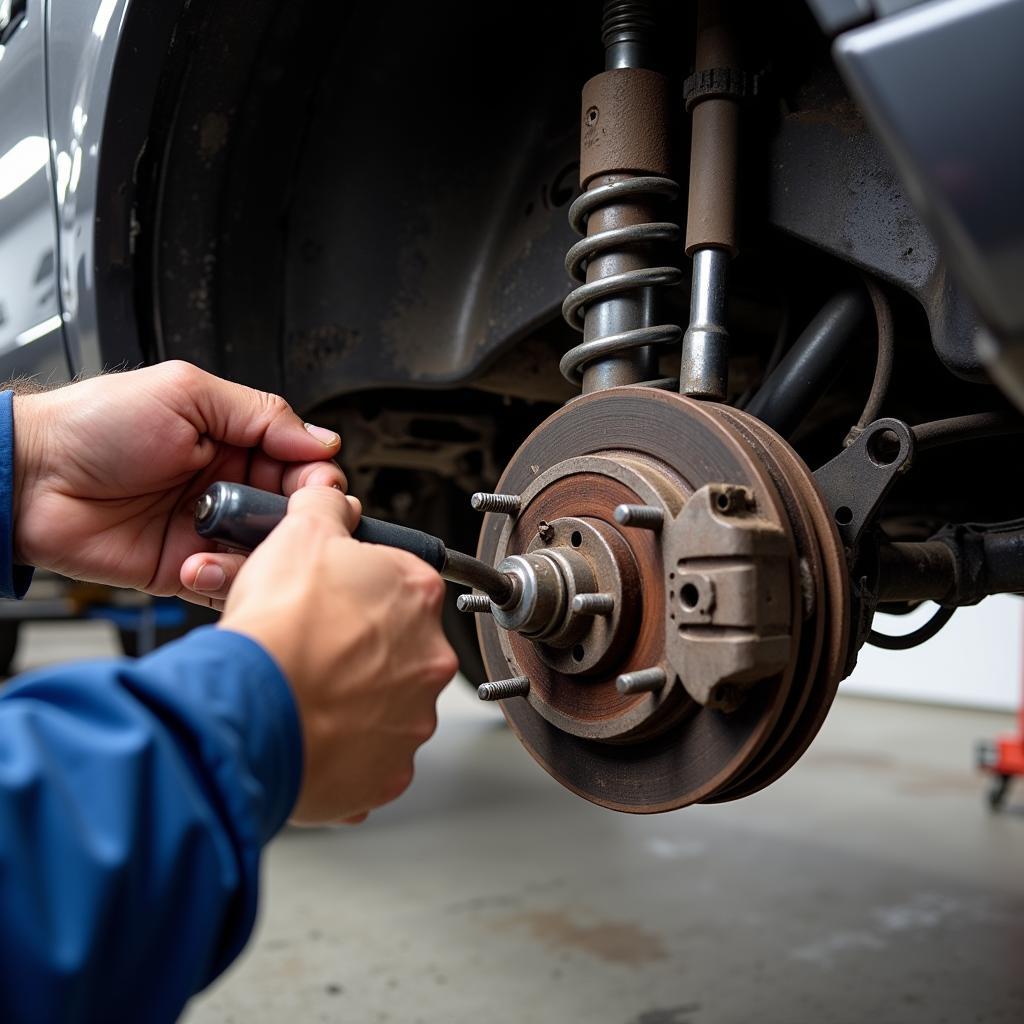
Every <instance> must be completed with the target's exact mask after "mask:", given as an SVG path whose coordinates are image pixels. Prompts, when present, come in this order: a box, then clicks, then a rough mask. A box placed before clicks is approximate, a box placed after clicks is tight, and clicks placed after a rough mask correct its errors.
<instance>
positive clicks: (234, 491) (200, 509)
mask: <svg viewBox="0 0 1024 1024" xmlns="http://www.w3.org/2000/svg"><path fill="white" fill-rule="evenodd" d="M287 511H288V499H287V498H286V497H284V495H282V494H273V493H271V492H270V491H261V490H259V489H258V488H256V487H247V486H246V485H245V484H232V483H228V482H226V481H224V480H221V481H219V482H218V483H215V484H212V485H211V486H210V487H208V488H207V489H206V490H205V491H204V492H203V494H202V496H201V497H200V498H199V500H198V501H197V502H196V511H195V524H196V533H198V534H199V536H200V537H205V538H206V539H207V540H212V541H216V542H217V543H219V544H225V545H227V546H228V547H232V548H238V549H240V550H242V551H252V549H253V548H255V547H256V546H257V545H258V544H259V543H260V542H261V541H262V540H264V539H265V538H266V536H267V534H268V533H270V531H271V530H272V529H273V528H274V527H275V526H277V524H278V523H279V522H281V520H282V519H283V518H284V515H285V512H287ZM352 536H353V537H355V539H356V540H361V541H365V542H366V543H367V544H383V545H385V546H387V547H390V548H400V549H401V550H402V551H408V552H409V553H410V554H413V555H416V557H417V558H422V559H423V561H424V562H426V563H427V565H430V566H433V567H434V568H435V569H437V571H438V572H440V571H441V570H442V569H443V568H444V566H445V562H446V561H447V558H448V552H447V551H446V550H445V546H444V541H442V540H441V538H440V537H434V536H432V535H431V534H429V533H423V532H422V531H420V530H411V529H409V527H407V526H396V525H395V524H394V523H385V522H384V521H383V520H380V519H371V518H370V517H369V516H363V517H362V518H361V519H360V520H359V525H358V526H357V527H356V529H355V532H354V533H353V534H352Z"/></svg>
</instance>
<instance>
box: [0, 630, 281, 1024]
mask: <svg viewBox="0 0 1024 1024" xmlns="http://www.w3.org/2000/svg"><path fill="white" fill-rule="evenodd" d="M300 774H301V743H300V737H299V726H298V721H297V718H296V713H295V708H294V705H293V703H292V700H291V697H290V694H289V691H288V689H287V686H286V684H285V682H284V680H283V678H282V677H281V675H280V672H279V671H278V669H277V668H276V666H275V665H274V664H273V662H272V661H271V660H270V658H269V656H268V655H266V654H265V653H264V652H263V651H262V650H261V649H260V648H259V647H258V646H257V645H256V644H254V643H253V642H252V641H250V640H247V639H246V638H244V637H241V636H238V635H236V634H230V633H226V632H224V631H221V630H212V629H211V630H201V631H198V632H197V633H194V634H192V635H191V636H190V637H188V638H186V639H185V640H182V641H180V642H179V643H177V644H174V645H171V646H169V647H166V648H163V649H162V650H160V651H158V652H157V653H156V654H153V655H150V656H149V657H148V658H144V659H142V660H141V661H138V662H128V661H116V662H101V663H93V664H88V665H77V666H68V667H62V668H59V669H55V670H50V671H46V672H41V673H35V674H34V675H32V676H30V677H26V678H25V679H24V681H22V682H19V683H18V684H16V685H15V686H13V687H11V688H10V689H9V690H8V691H7V692H5V693H4V695H3V697H2V698H0V915H2V917H3V920H4V929H3V935H4V939H3V946H4V948H3V949H2V952H0V1019H3V1020H5V1021H12V1022H14V1021H18V1020H23V1019H24V1020H28V1019H31V1020H51V1019H53V1020H56V1019H59V1020H62V1021H77V1020H95V1019H102V1020H110V1021H115V1020H119V1019H124V1018H126V1017H130V1018H131V1019H133V1020H142V1019H144V1020H152V1021H160V1020H174V1019H175V1018H176V1017H177V1015H178V1014H179V1013H180V1011H181V1008H182V1006H184V1004H185V1002H186V1001H187V1000H188V998H189V997H190V996H191V995H192V994H193V993H194V992H196V991H198V990H199V989H200V988H202V987H203V986H204V985H206V984H207V983H208V982H209V981H210V980H211V979H212V978H213V977H215V976H216V975H217V974H218V973H219V972H220V971H221V970H223V968H224V967H225V966H226V965H227V964H228V963H229V962H230V961H231V960H232V959H233V958H234V956H235V955H237V953H238V951H239V950H240V949H241V947H242V945H243V944H244V942H245V940H246V938H247V936H248V934H249V932H250V931H251V928H252V924H253V920H254V916H255V906H256V891H257V882H258V863H259V855H260V850H261V848H262V846H263V845H264V844H265V842H266V841H267V840H268V839H269V838H270V837H271V836H272V835H273V834H274V832H275V831H276V830H277V829H278V828H280V826H281V824H282V823H283V821H284V820H285V818H286V816H287V814H288V813H289V811H290V809H291V807H292V804H293V803H294V800H295V796H296V792H297V788H298V783H299V776H300ZM168 936H173V939H172V940H171V941H168V938H167V937H168Z"/></svg>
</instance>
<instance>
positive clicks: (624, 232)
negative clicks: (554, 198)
mask: <svg viewBox="0 0 1024 1024" xmlns="http://www.w3.org/2000/svg"><path fill="white" fill-rule="evenodd" d="M678 195H679V186H678V185H677V184H676V183H675V182H674V181H672V179H671V178H662V177H655V176H648V177H639V178H628V179H626V180H624V181H616V182H612V183H611V184H608V185H600V186H598V187H597V188H593V189H590V190H589V191H587V192H584V193H583V195H581V196H580V197H579V198H578V199H577V200H576V201H575V202H574V203H573V204H572V206H571V207H570V208H569V224H570V225H571V227H572V228H573V230H574V231H575V232H576V233H577V234H580V235H586V231H587V219H588V218H589V217H590V215H591V214H592V213H593V212H594V211H595V210H597V209H600V208H601V207H603V206H610V205H612V204H619V203H623V202H628V201H629V200H631V199H635V198H636V197H650V196H655V197H658V198H663V199H666V200H668V201H672V200H674V199H676V197H677V196H678ZM682 238H683V233H682V229H681V228H680V227H679V225H678V224H674V223H672V222H671V221H651V222H648V223H646V224H633V225H630V226H629V227H624V228H612V229H610V230H608V231H600V232H598V233H597V234H596V235H586V237H584V238H583V239H581V240H580V241H579V242H577V243H576V244H575V245H574V246H573V247H572V248H571V249H570V250H569V251H568V252H567V253H566V254H565V269H566V272H567V273H568V274H569V276H570V277H571V278H572V279H573V280H575V281H579V282H580V284H579V287H577V288H574V289H573V290H572V291H571V292H570V293H569V294H568V295H567V296H566V299H565V302H564V303H563V304H562V316H563V317H565V319H566V322H567V323H568V324H569V326H570V327H573V328H575V329H576V330H577V331H582V330H583V319H584V316H585V313H586V307H587V306H588V305H590V304H591V303H593V302H596V301H599V300H602V299H609V298H612V297H614V296H617V295H627V294H629V293H630V292H632V291H636V290H639V289H642V288H651V287H655V286H662V285H664V286H669V287H671V286H674V285H677V284H679V283H680V282H681V281H682V278H683V274H682V271H681V270H680V269H679V268H678V267H644V268H643V269H640V270H629V271H626V272H625V273H622V274H612V275H611V276H609V277H602V278H599V279H598V280H596V281H590V282H588V281H587V263H588V262H589V261H590V260H592V259H594V257H596V256H603V255H605V254H606V253H609V252H614V251H617V250H620V249H624V248H628V247H630V246H635V245H651V244H652V243H660V242H665V243H669V244H681V243H682ZM682 336H683V331H682V328H681V327H679V326H678V325H676V324H658V325H656V326H652V327H637V328H634V329H633V330H630V331H623V332H621V333H620V334H610V335H608V336H606V337H604V338H594V339H593V340H591V341H584V342H582V343H581V344H579V345H576V346H574V347H573V348H571V349H569V351H568V352H566V353H565V355H564V356H562V359H561V362H560V363H559V369H560V370H561V371H562V376H563V377H565V379H566V380H568V381H569V382H570V383H571V384H575V385H576V386H577V387H579V386H581V385H582V383H583V368H584V367H585V366H586V365H588V364H589V363H592V362H594V361H595V360H598V359H607V358H609V357H610V356H614V355H617V354H618V353H620V352H625V351H629V350H630V349H634V348H643V347H644V346H647V345H672V344H676V343H677V342H679V340H680V339H681V338H682ZM640 383H642V384H645V385H647V386H649V387H672V386H674V385H677V384H678V382H677V381H676V380H675V379H674V378H665V379H663V380H662V379H659V380H651V381H642V382H640Z"/></svg>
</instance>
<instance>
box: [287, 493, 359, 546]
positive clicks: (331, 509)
mask: <svg viewBox="0 0 1024 1024" xmlns="http://www.w3.org/2000/svg"><path fill="white" fill-rule="evenodd" d="M353 502H354V499H352V500H350V499H349V498H348V496H347V495H345V494H342V493H341V491H339V490H337V489H336V488H334V487H320V486H316V487H313V486H309V487H300V488H299V490H297V491H295V492H294V493H293V494H292V496H291V497H290V498H289V499H288V514H287V517H286V518H288V519H290V520H292V521H293V522H298V521H299V520H301V521H303V522H304V523H308V524H310V525H315V526H317V527H319V528H321V529H324V528H326V529H327V530H329V531H330V532H332V533H337V534H339V535H340V536H348V535H349V534H351V532H352V531H353V530H354V529H355V528H356V523H357V522H358V521H359V516H358V513H357V506H356V505H355V504H353Z"/></svg>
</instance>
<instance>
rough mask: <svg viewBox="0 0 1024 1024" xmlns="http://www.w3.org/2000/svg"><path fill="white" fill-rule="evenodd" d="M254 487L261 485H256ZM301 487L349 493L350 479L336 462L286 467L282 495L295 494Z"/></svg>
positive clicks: (308, 463) (281, 482) (306, 463)
mask: <svg viewBox="0 0 1024 1024" xmlns="http://www.w3.org/2000/svg"><path fill="white" fill-rule="evenodd" d="M253 486H254V487H259V486H261V485H260V484H256V483H254V484H253ZM300 487H334V488H337V489H338V490H341V491H347V490H348V478H347V477H346V476H345V473H344V471H343V470H342V468H341V466H339V465H338V464H337V463H336V462H299V463H292V464H290V465H286V466H284V467H283V472H282V473H281V480H280V484H279V487H278V489H279V490H280V491H281V493H282V494H294V493H295V492H296V491H297V490H298V489H299V488H300ZM264 489H266V488H264Z"/></svg>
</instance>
